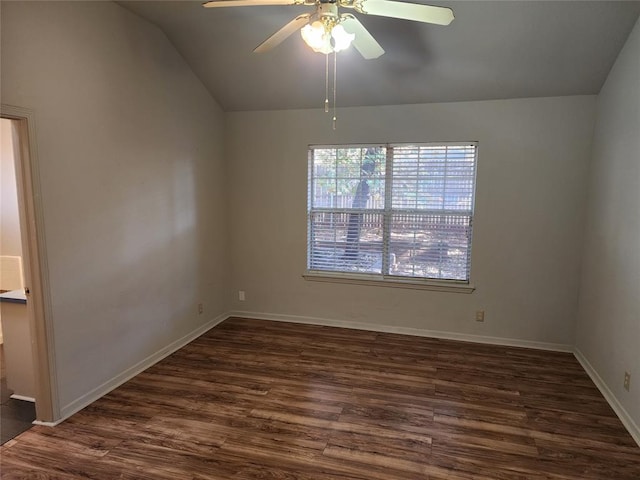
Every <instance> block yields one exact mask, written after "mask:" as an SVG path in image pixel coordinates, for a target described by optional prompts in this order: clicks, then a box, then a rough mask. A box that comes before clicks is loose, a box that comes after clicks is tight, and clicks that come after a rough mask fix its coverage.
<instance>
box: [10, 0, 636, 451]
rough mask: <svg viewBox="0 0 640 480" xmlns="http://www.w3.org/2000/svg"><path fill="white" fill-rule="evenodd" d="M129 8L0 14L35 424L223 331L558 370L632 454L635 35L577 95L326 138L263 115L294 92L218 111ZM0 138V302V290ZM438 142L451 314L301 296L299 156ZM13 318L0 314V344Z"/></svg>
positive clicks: (330, 292) (341, 131) (381, 124)
mask: <svg viewBox="0 0 640 480" xmlns="http://www.w3.org/2000/svg"><path fill="white" fill-rule="evenodd" d="M147 3H148V4H151V3H154V2H2V20H1V21H2V42H1V49H2V55H1V61H2V70H1V75H2V79H1V80H2V82H1V85H2V103H3V109H4V108H8V107H19V108H23V107H24V109H25V111H28V112H31V113H30V115H31V116H30V117H29V118H30V119H31V122H32V123H31V127H33V130H30V132H32V133H33V135H34V138H31V139H30V141H31V145H32V149H33V150H34V151H32V153H33V157H34V158H33V161H34V167H36V168H35V170H34V172H35V173H32V175H33V180H34V187H35V192H32V193H34V194H35V197H36V200H37V202H40V203H39V204H38V205H39V206H38V205H36V207H37V208H36V209H35V210H34V212H32V213H33V215H34V219H33V220H34V222H35V224H36V225H37V226H38V228H39V233H38V235H40V236H39V237H38V241H39V245H40V248H41V249H42V250H41V251H40V253H41V255H42V261H41V265H42V266H43V267H46V268H43V270H42V275H43V276H45V277H46V278H43V279H42V280H44V283H43V284H44V285H45V292H44V294H45V295H46V299H45V300H46V301H44V302H43V304H42V305H41V308H42V318H43V323H42V324H41V325H40V328H41V331H42V332H43V338H44V339H45V340H46V341H45V342H44V343H40V344H38V350H37V351H36V352H35V353H33V355H29V356H30V358H35V359H36V360H37V359H38V355H41V356H46V357H47V359H48V364H49V365H50V366H51V369H52V373H51V378H52V381H51V383H50V390H51V392H53V396H54V397H55V398H56V401H55V402H54V403H53V407H52V413H53V415H52V417H51V418H46V419H43V418H40V419H39V420H45V421H46V422H49V423H50V424H55V423H56V422H61V421H63V420H65V419H67V418H69V417H70V416H71V415H73V414H74V413H76V412H78V411H79V410H81V409H82V408H84V407H86V406H87V405H89V404H91V402H93V401H95V400H97V399H98V398H100V397H102V396H103V395H105V394H106V393H108V392H110V391H111V390H113V389H114V388H116V387H117V386H119V385H121V384H122V383H124V382H126V381H127V380H129V379H130V378H132V377H133V376H135V375H136V374H137V373H139V372H141V371H143V370H144V369H145V368H147V367H149V366H151V365H153V364H154V363H156V362H158V361H159V360H161V359H163V358H164V357H166V356H168V355H170V354H171V353H172V352H174V351H176V350H177V349H179V348H180V347H182V346H184V345H185V344H187V343H188V342H189V341H191V340H193V339H194V338H197V337H198V335H200V334H202V333H204V332H206V331H207V330H209V329H211V328H212V327H214V326H215V325H218V324H219V323H220V322H223V321H224V320H225V319H228V318H230V317H232V316H244V317H249V318H254V319H269V320H278V321H289V322H299V323H315V324H323V325H333V326H344V327H347V328H357V329H370V330H372V331H378V332H396V333H407V334H412V335H424V336H435V337H442V338H452V339H458V340H465V341H476V342H484V343H495V344H502V345H516V346H523V347H534V348H544V349H549V350H558V351H571V352H573V353H574V354H575V355H576V357H577V358H578V360H579V361H580V363H581V364H582V366H583V367H584V368H585V370H586V371H587V373H589V375H590V376H591V378H592V379H593V381H594V382H595V384H596V385H597V386H598V388H599V389H600V390H601V391H602V392H603V395H604V396H605V398H606V399H607V401H608V402H609V403H610V405H611V406H612V408H613V409H614V410H615V412H616V414H617V415H618V416H619V417H620V419H621V420H622V422H623V423H624V425H625V427H626V428H627V430H628V431H629V432H630V434H631V435H632V436H633V438H634V439H635V440H636V442H638V444H639V445H640V427H639V426H640V387H639V386H640V354H639V353H638V352H639V350H638V343H639V342H640V323H639V319H640V303H639V302H638V298H640V290H639V286H640V281H639V278H638V272H640V251H639V250H638V248H637V247H638V245H640V223H639V222H640V215H638V211H639V210H640V198H639V196H638V192H639V191H640V156H639V151H640V145H639V143H638V142H639V138H640V135H638V132H640V115H639V114H638V112H639V111H640V22H639V21H638V20H636V21H635V23H634V24H633V26H631V27H630V28H629V34H628V37H625V38H624V39H622V41H621V42H620V50H619V54H617V55H615V56H613V57H612V62H611V63H610V64H606V65H601V66H600V67H599V71H602V72H604V73H603V76H602V80H603V81H602V82H601V84H600V85H599V86H598V88H597V89H595V90H594V89H587V90H584V91H574V90H570V91H569V92H570V93H569V94H566V95H565V94H562V93H556V94H554V95H548V96H537V97H536V96H532V97H526V98H521V97H513V98H500V99H495V98H494V99H481V100H456V101H441V102H437V101H436V102H425V103H419V104H411V103H398V104H391V105H360V104H358V100H359V99H360V98H361V97H360V96H359V95H360V93H361V91H358V90H357V89H355V88H352V87H348V86H343V87H342V88H345V89H347V90H348V91H349V92H351V93H352V94H353V95H354V97H356V99H355V100H354V103H355V104H354V105H352V106H345V107H341V108H340V110H339V112H340V120H339V128H338V129H337V130H335V131H333V130H332V129H331V127H330V125H329V124H328V122H327V116H326V115H325V114H324V113H323V112H322V109H321V108H317V109H316V108H311V107H309V106H306V105H302V104H299V106H298V107H295V106H292V107H290V108H286V109H280V108H275V107H274V108H266V107H264V105H271V104H270V103H269V102H271V101H274V100H273V98H276V97H277V98H285V97H286V98H288V97H287V95H286V92H284V90H286V89H288V90H289V91H290V92H291V98H294V97H295V98H298V97H297V95H300V96H302V94H301V93H300V91H299V88H301V87H300V86H299V85H302V84H303V83H304V82H300V84H299V85H296V84H295V82H294V83H286V88H284V87H283V89H282V90H280V89H277V90H275V91H274V92H271V91H270V90H269V88H268V87H270V86H271V85H270V84H269V83H268V82H267V83H265V89H264V90H263V91H262V92H256V91H255V90H258V89H247V92H246V96H245V97H242V95H240V94H236V93H233V91H232V90H233V89H232V88H230V87H231V86H232V84H234V81H233V79H232V77H227V76H225V75H226V74H225V72H224V69H223V68H221V67H220V66H219V65H217V64H216V65H214V66H211V65H209V64H207V65H208V66H202V64H197V62H199V61H202V58H203V55H202V54H199V53H197V52H195V53H194V51H192V50H188V51H186V50H185V48H186V47H185V43H186V40H185V38H187V32H186V31H184V30H180V29H179V28H178V27H175V28H176V29H177V30H176V31H171V28H172V25H173V23H172V22H171V21H168V20H167V18H169V17H167V18H164V21H165V22H166V23H163V14H165V13H166V12H151V13H149V12H147V11H146V9H148V8H152V7H151V6H149V5H146V6H145V5H137V4H147ZM161 3H167V5H166V6H165V7H163V8H166V9H171V8H188V7H186V6H184V5H182V6H178V4H180V3H182V4H188V3H189V2H161ZM454 3H455V2H454ZM461 3H470V4H476V3H483V2H461ZM488 3H520V2H488ZM529 3H536V2H529ZM545 3H549V4H551V3H554V2H545ZM569 3H574V2H569ZM576 3H589V2H576ZM600 3H606V2H600ZM616 3H623V4H624V3H625V2H616ZM468 8H471V9H473V8H478V7H477V6H475V5H470V6H468ZM563 8H568V7H563ZM602 8H604V7H602ZM617 8H631V7H624V6H618V7H617ZM132 10H133V11H132ZM137 10H139V11H137ZM134 11H135V13H134ZM167 11H169V10H167ZM145 14H146V15H147V16H145ZM228 15H230V16H231V15H232V14H231V13H229V14H228ZM634 15H635V18H636V19H637V18H638V17H637V12H636V13H634ZM159 23H160V24H162V25H164V26H163V27H162V28H161V27H159V26H158V24H159ZM454 25H455V24H454ZM612 28H613V27H612ZM242 30H243V29H242V28H239V29H237V32H236V33H238V35H241V34H242ZM114 32H119V33H122V34H114ZM227 33H228V32H227ZM614 33H615V32H614ZM416 35H417V34H416ZM612 35H613V33H612ZM616 35H617V33H616ZM418 36H419V35H418ZM228 41H230V40H228ZM449 41H451V40H449ZM249 43H251V42H248V41H243V44H246V45H244V46H247V45H248V44H249ZM570 43H571V42H569V41H567V45H569V44H570ZM574 47H575V48H579V47H578V46H576V45H574ZM252 48H253V47H252ZM291 48H292V51H293V48H294V47H291ZM295 48H297V47H295ZM567 48H568V47H567ZM295 51H296V52H297V51H298V50H295ZM414 53H415V52H414ZM418 53H420V54H422V55H423V56H425V57H427V56H428V55H427V54H426V53H425V52H418ZM273 55H274V57H272V58H276V57H277V56H278V55H280V54H279V53H277V52H275V53H274V54H273ZM219 60H220V61H221V62H222V61H225V60H228V59H226V58H223V57H221V58H220V59H219ZM238 61H241V62H246V61H247V60H246V58H244V57H242V58H241V59H240V60H238ZM258 61H261V62H268V61H269V60H268V59H267V60H264V59H260V60H258ZM285 63H286V62H285ZM471 63H473V62H472V61H471V57H470V60H469V62H467V64H466V66H469V65H470V64H471ZM286 64H287V63H286ZM194 65H196V66H194ZM197 65H200V67H198V66H197ZM242 65H245V63H242ZM287 65H288V67H287V68H291V69H292V71H293V70H295V69H297V70H305V68H304V67H299V66H297V67H295V69H294V67H292V66H291V65H289V64H287ZM323 65H324V64H323ZM556 66H557V68H558V69H559V70H561V69H562V68H561V67H562V65H560V64H559V63H557V64H556ZM265 68H266V67H265ZM269 68H271V67H269ZM427 70H428V69H425V70H424V71H425V72H426V71H427ZM605 71H606V72H605ZM43 72H44V73H43ZM306 73H307V72H306V71H305V72H300V75H304V74H306ZM321 73H322V72H321ZM459 73H460V75H463V74H464V71H463V70H460V72H459ZM605 73H606V74H605ZM322 75H324V74H322ZM488 75H489V74H488ZM575 75H576V76H579V75H580V72H576V73H575ZM245 77H248V76H246V75H245ZM291 77H292V75H289V78H287V79H283V82H289V81H291ZM233 78H235V80H236V82H235V83H236V84H237V86H238V88H240V87H242V86H243V85H244V86H246V85H245V83H246V82H249V81H250V79H248V78H241V79H240V80H238V78H240V77H233ZM305 78H306V77H305ZM492 78H493V77H492ZM219 79H222V80H219ZM207 80H208V82H207ZM323 81H324V76H323V77H322V79H320V80H319V81H317V82H315V83H313V82H312V83H313V84H314V85H316V84H317V85H319V86H320V90H322V88H323V84H322V82H323ZM492 81H493V80H491V81H490V82H489V83H491V82H492ZM495 81H496V82H497V81H498V80H495ZM345 83H346V82H343V83H342V84H341V85H344V84H345ZM442 83H447V80H446V79H445V80H442ZM221 84H223V85H221ZM216 85H217V86H218V87H219V88H220V90H221V91H224V92H226V95H227V96H225V99H226V100H228V101H229V102H231V101H235V102H237V108H236V109H231V108H223V105H224V103H223V102H222V101H221V100H220V99H218V98H215V97H214V95H213V94H212V91H213V90H214V86H216ZM362 88H363V89H365V90H366V88H365V87H362ZM504 88H505V89H506V90H508V88H510V86H509V85H504ZM400 89H401V88H400ZM249 90H251V91H249ZM558 92H560V90H558ZM258 93H261V95H262V97H261V98H259V99H257V100H255V98H256V97H255V95H257V94H258ZM321 93H322V92H321ZM254 94H255V95H254ZM240 97H242V98H240ZM267 97H271V98H267ZM248 99H254V100H255V103H253V104H252V105H253V107H251V106H247V105H245V103H244V102H247V101H248ZM261 102H263V103H261ZM263 107H264V108H263ZM4 111H5V110H3V116H4ZM7 111H8V110H7ZM25 118H26V117H25ZM6 122H8V120H4V119H3V120H2V128H3V134H2V141H3V157H2V158H3V160H2V162H3V163H2V215H3V216H2V222H3V223H2V246H1V249H2V251H1V252H0V268H1V269H2V272H1V283H2V284H1V285H0V288H1V289H3V290H7V291H18V290H21V289H22V288H24V286H25V285H24V281H23V279H22V278H21V275H22V273H21V272H22V267H20V260H18V259H20V258H22V257H23V253H22V251H21V248H20V245H21V243H20V240H19V238H18V239H16V237H15V235H16V227H17V226H18V225H19V221H18V220H17V217H16V218H13V217H12V219H8V220H6V221H7V222H13V223H11V224H10V225H11V226H7V227H6V228H5V208H7V209H8V208H9V207H11V206H12V205H15V208H17V200H14V197H16V193H15V186H14V187H11V186H10V183H11V182H10V181H9V179H10V175H9V174H7V175H6V176H5V154H4V148H5V147H4V144H5V143H4V142H5V138H6V135H5V133H4V132H5V130H4V129H5V126H6V125H7V123H6ZM425 137H428V138H425ZM461 140H473V141H477V142H478V145H479V147H478V148H479V156H478V170H477V186H476V204H475V209H476V210H475V216H474V221H473V222H474V223H473V229H474V230H473V250H472V263H471V272H472V276H473V286H474V288H475V290H474V291H473V292H472V293H470V294H468V295H458V294H455V293H454V294H452V293H447V292H439V291H427V290H419V289H410V288H386V287H384V286H372V285H362V284H356V283H353V284H348V283H344V282H343V283H332V282H325V281H322V282H320V281H318V282H308V281H305V280H304V278H302V274H303V273H304V271H305V255H306V248H307V243H306V242H307V237H306V235H307V232H306V227H307V223H306V200H307V198H306V194H307V190H306V188H307V184H306V182H307V171H308V170H307V169H308V164H307V153H308V147H309V145H315V144H333V145H335V144H350V143H364V142H374V141H377V142H384V141H394V142H395V141H397V142H403V141H406V142H412V141H414V142H415V141H461ZM9 163H11V164H13V162H9ZM7 165H8V164H7ZM7 168H9V167H7ZM5 180H7V181H8V184H9V186H8V187H6V188H5ZM14 183H15V181H14ZM12 188H13V190H12ZM5 195H7V196H10V197H11V199H10V200H9V201H6V200H5ZM16 198H17V197H16ZM12 202H13V203H12ZM12 208H13V207H12ZM16 211H17V210H16ZM7 218H9V217H7ZM16 222H17V223H16ZM5 235H6V237H5ZM18 235H19V233H18ZM45 239H46V243H45V242H44V240H45ZM238 292H241V296H240V297H239V295H238ZM245 292H246V295H245ZM16 305H19V304H17V303H15V302H14V303H12V302H3V303H2V306H3V310H2V323H3V329H4V324H5V323H6V317H5V309H14V310H15V309H16ZM479 311H480V312H482V321H480V320H476V319H477V318H478V317H477V312H479ZM14 313H15V312H14ZM14 313H12V315H14ZM485 313H486V317H485ZM27 323H28V322H27ZM23 324H24V323H23ZM29 331H30V330H27V332H29ZM45 337H46V338H45ZM3 341H4V345H5V346H6V344H7V342H8V341H9V339H8V338H7V331H6V330H5V331H4V336H3ZM43 345H49V348H50V350H49V351H45V350H44V349H45V347H43ZM7 352H8V351H7V350H6V348H5V352H4V355H5V356H6V355H7ZM9 362H10V359H7V366H9ZM3 364H4V362H3ZM37 365H38V364H36V366H35V367H34V368H35V369H36V370H37ZM625 372H631V376H632V380H631V387H630V388H629V389H627V388H626V387H625V385H624V384H623V376H624V373H625ZM36 383H38V382H36ZM627 387H628V383H627ZM34 388H35V387H34ZM25 392H27V393H25V394H24V395H23V396H24V397H35V398H36V400H37V399H38V394H37V392H36V393H33V391H31V394H30V393H29V391H27V390H25ZM36 403H37V402H36Z"/></svg>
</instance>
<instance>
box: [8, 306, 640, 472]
mask: <svg viewBox="0 0 640 480" xmlns="http://www.w3.org/2000/svg"><path fill="white" fill-rule="evenodd" d="M0 454H1V456H2V457H1V469H2V470H1V471H2V478H3V479H5V478H6V479H14V478H34V479H35V478H37V479H69V480H73V479H81V478H90V479H95V480H100V479H136V480H146V479H149V480H151V479H153V480H162V479H171V480H176V479H189V480H204V479H220V480H240V479H244V480H258V479H262V480H265V479H269V480H294V479H298V480H393V479H399V480H404V479H410V480H415V479H420V480H445V479H446V480H463V479H465V480H467V479H474V480H511V479H532V480H542V479H546V480H593V479H607V480H638V479H640V447H638V446H637V445H636V444H635V443H634V441H633V439H632V438H631V436H630V435H629V434H628V433H627V431H626V430H625V429H624V427H623V426H622V424H621V423H620V421H619V420H618V419H617V418H616V416H615V415H614V413H613V411H612V410H611V408H610V407H609V405H608V404H607V402H606V401H605V400H604V398H603V397H602V396H601V395H600V393H599V391H598V390H597V388H596V387H595V386H594V385H593V383H592V382H591V380H590V379H589V377H588V376H587V374H586V373H585V372H584V371H583V369H582V368H581V366H580V365H579V364H578V362H577V361H576V360H575V358H574V357H573V356H572V355H571V354H564V353H553V352H544V351H536V350H529V349H521V348H510V347H497V346H490V345H478V344H471V343H464V342H453V341H445V340H437V339H428V338H420V337H409V336H402V335H392V334H385V333H375V332H366V331H357V330H347V329H338V328H329V327H318V326H309V325H295V324H287V323H278V322H267V321H258V320H249V319H239V318H234V319H229V320H227V321H225V322H224V323H223V324H221V325H219V326H218V327H216V328H214V329H212V330H211V331H209V332H208V333H206V334H205V335H203V336H202V337H200V338H198V339H197V340H195V341H194V342H192V343H191V344H189V345H188V346H186V347H185V348H183V349H181V350H179V351H178V352H176V353H175V354H173V355H171V356H170V357H168V358H166V359H165V360H163V361H162V362H160V363H158V364H157V365H155V366H153V367H152V368H150V369H148V370H147V371H145V372H144V373H142V374H140V375H138V376H137V377H135V378H134V379H132V380H131V381H129V382H128V383H126V384H125V385H123V386H121V387H120V388H118V389H116V390H114V391H113V392H111V393H110V394H108V395H106V396H105V397H103V398H102V399H100V400H98V401H97V402H95V403H94V404H92V405H91V406H89V407H87V408H85V409H84V410H83V411H81V412H79V413H78V414H76V415H74V416H73V417H71V418H70V419H68V420H67V421H65V422H64V423H62V424H61V425H59V426H57V427H55V428H48V427H34V428H32V429H31V430H29V431H28V432H25V433H23V434H22V435H20V436H19V437H17V438H16V439H15V440H12V441H10V442H9V443H7V444H6V445H5V446H3V447H2V448H1V450H0Z"/></svg>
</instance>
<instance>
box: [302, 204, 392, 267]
mask: <svg viewBox="0 0 640 480" xmlns="http://www.w3.org/2000/svg"><path fill="white" fill-rule="evenodd" d="M309 224H310V225H309V228H310V238H309V242H310V245H309V265H308V267H309V269H311V270H329V271H337V272H353V273H378V274H380V273H382V224H383V214H382V213H347V212H340V213H335V212H315V213H311V214H310V220H309Z"/></svg>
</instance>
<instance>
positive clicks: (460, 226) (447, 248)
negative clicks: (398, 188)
mask: <svg viewBox="0 0 640 480" xmlns="http://www.w3.org/2000/svg"><path fill="white" fill-rule="evenodd" d="M470 233H471V219H470V217H468V216H465V215H428V214H393V215H392V216H391V222H390V238H389V273H390V275H396V276H402V277H420V278H422V277H425V278H435V279H441V280H467V267H468V265H469V250H470V248H469V247H470V244H469V239H470Z"/></svg>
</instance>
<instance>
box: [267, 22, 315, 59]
mask: <svg viewBox="0 0 640 480" xmlns="http://www.w3.org/2000/svg"><path fill="white" fill-rule="evenodd" d="M310 16H311V14H310V13H304V14H302V15H298V16H297V17H296V18H294V19H293V20H291V21H290V22H289V23H287V24H286V25H285V26H284V27H282V28H281V29H280V30H278V31H277V32H276V33H274V34H273V35H271V36H270V37H269V38H267V39H266V40H265V41H264V42H262V43H261V44H260V45H258V46H257V47H256V48H255V50H254V52H255V53H262V52H266V51H267V50H271V49H272V48H274V47H277V46H278V45H280V44H281V43H282V42H283V41H284V40H285V39H286V38H287V37H288V36H289V35H291V34H292V33H293V32H295V31H296V30H299V29H300V28H302V27H303V26H304V25H306V24H307V23H309V17H310Z"/></svg>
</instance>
